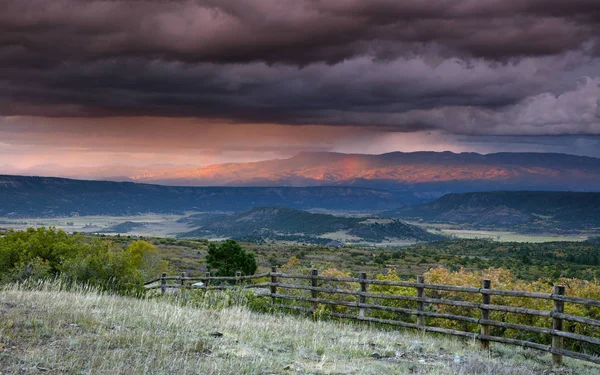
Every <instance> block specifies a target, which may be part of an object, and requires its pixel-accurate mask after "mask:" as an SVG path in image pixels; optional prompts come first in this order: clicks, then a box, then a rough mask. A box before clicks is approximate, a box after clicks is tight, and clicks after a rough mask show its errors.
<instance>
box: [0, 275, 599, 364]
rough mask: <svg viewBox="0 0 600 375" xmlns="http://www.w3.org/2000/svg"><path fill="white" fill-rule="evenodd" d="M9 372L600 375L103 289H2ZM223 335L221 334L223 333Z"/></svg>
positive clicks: (496, 350) (502, 349)
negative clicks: (116, 294) (107, 291)
mask: <svg viewBox="0 0 600 375" xmlns="http://www.w3.org/2000/svg"><path fill="white" fill-rule="evenodd" d="M0 316H1V317H2V319H0V373H1V374H3V375H6V374H42V373H43V374H215V375H216V374H256V375H258V374H261V375H266V374H298V375H299V374H303V375H308V374H464V375H467V374H473V375H474V374H496V375H513V374H519V375H534V374H539V375H542V374H544V375H548V374H556V375H558V374H561V375H567V374H569V375H570V374H582V375H592V374H598V373H599V371H600V368H599V367H597V366H593V365H589V364H586V363H584V362H579V361H575V360H569V359H566V362H565V363H566V366H565V367H563V368H560V369H552V368H551V366H550V363H551V360H550V355H549V354H543V353H540V352H537V351H531V350H522V349H520V348H515V347H509V346H502V345H494V347H493V350H492V351H491V352H490V353H487V352H481V351H479V350H477V345H476V343H475V342H472V341H461V340H459V339H455V338H450V337H446V336H435V335H430V334H422V333H418V332H415V331H391V330H390V331H386V330H381V329H375V328H370V327H369V326H363V327H361V326H357V325H350V324H346V323H340V322H312V321H311V320H309V319H306V318H303V317H294V316H289V315H282V314H269V315H265V314H258V313H254V312H250V311H249V310H247V309H246V308H244V307H241V306H237V307H236V306H234V307H229V308H224V309H220V310H215V309H209V308H206V306H205V307H200V308H197V307H194V308H193V307H186V306H181V305H178V304H176V303H174V302H173V301H168V300H160V299H155V300H147V299H134V298H126V297H119V296H112V295H102V294H98V293H95V292H94V291H90V290H85V289H81V290H78V291H70V292H67V291H60V290H59V288H57V287H56V286H52V285H48V284H45V285H42V286H38V287H36V289H35V290H24V289H22V288H19V287H4V289H2V290H0ZM217 332H218V333H220V334H222V336H219V335H217V334H216V333H217Z"/></svg>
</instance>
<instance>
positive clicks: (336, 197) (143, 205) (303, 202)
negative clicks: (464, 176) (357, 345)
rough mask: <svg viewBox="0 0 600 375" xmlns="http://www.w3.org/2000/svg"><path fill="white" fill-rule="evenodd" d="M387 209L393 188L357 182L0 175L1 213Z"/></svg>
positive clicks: (394, 202) (396, 201)
mask: <svg viewBox="0 0 600 375" xmlns="http://www.w3.org/2000/svg"><path fill="white" fill-rule="evenodd" d="M265 205H285V206H289V207H294V208H301V209H311V208H322V209H334V210H383V209H386V208H389V207H400V206H402V205H403V203H402V202H401V201H400V199H398V198H397V197H396V196H395V195H394V194H392V193H390V192H386V191H381V190H374V189H365V188H357V187H337V186H334V187H325V186H321V187H173V186H160V185H148V184H138V183H132V182H109V181H81V180H70V179H63V178H48V177H23V176H6V175H0V217H13V218H17V217H52V216H69V215H74V214H75V215H137V214H143V213H150V212H151V213H182V212H185V211H243V210H248V209H251V208H253V207H256V206H265Z"/></svg>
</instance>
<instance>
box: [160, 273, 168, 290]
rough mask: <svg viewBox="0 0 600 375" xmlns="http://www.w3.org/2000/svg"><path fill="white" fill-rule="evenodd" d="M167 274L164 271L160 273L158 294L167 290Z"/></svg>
mask: <svg viewBox="0 0 600 375" xmlns="http://www.w3.org/2000/svg"><path fill="white" fill-rule="evenodd" d="M166 277H167V274H166V273H165V272H163V273H162V275H160V294H165V292H166V291H167V279H166Z"/></svg>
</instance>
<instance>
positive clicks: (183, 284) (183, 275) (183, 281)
mask: <svg viewBox="0 0 600 375" xmlns="http://www.w3.org/2000/svg"><path fill="white" fill-rule="evenodd" d="M185 276H186V275H185V272H182V273H181V280H180V284H181V289H183V287H184V286H185Z"/></svg>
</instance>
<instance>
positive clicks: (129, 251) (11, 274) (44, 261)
mask: <svg viewBox="0 0 600 375" xmlns="http://www.w3.org/2000/svg"><path fill="white" fill-rule="evenodd" d="M157 256H158V250H157V249H156V248H155V247H154V245H152V244H150V243H148V242H145V241H135V242H133V243H132V244H131V245H130V246H129V247H128V248H125V249H123V248H119V247H116V246H115V245H114V243H113V242H111V241H109V240H101V239H89V238H85V237H83V236H82V235H73V236H70V235H68V234H66V233H65V232H63V231H62V230H56V229H54V228H50V229H46V228H40V229H33V228H30V229H28V230H27V231H24V232H15V231H9V232H8V233H7V234H6V236H4V237H2V238H0V281H2V282H5V283H6V282H21V281H25V280H32V279H33V280H40V279H56V278H61V279H63V280H65V281H67V282H70V283H77V284H89V285H91V286H97V287H99V288H101V289H103V290H113V291H117V292H121V293H132V292H140V291H142V283H143V281H144V279H145V278H146V277H148V275H150V274H157V273H159V272H160V271H161V270H165V269H166V267H167V265H166V263H165V262H163V261H160V259H157Z"/></svg>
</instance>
